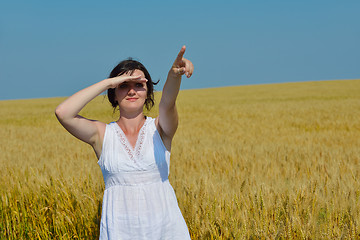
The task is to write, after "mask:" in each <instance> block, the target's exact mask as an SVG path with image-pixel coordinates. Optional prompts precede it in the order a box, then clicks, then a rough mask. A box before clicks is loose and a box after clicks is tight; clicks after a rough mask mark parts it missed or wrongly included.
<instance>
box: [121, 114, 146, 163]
mask: <svg viewBox="0 0 360 240" xmlns="http://www.w3.org/2000/svg"><path fill="white" fill-rule="evenodd" d="M148 119H149V118H146V119H145V122H144V124H143V126H142V127H141V128H140V131H139V133H138V137H137V139H136V143H135V148H133V147H132V146H131V144H130V142H129V140H128V139H127V137H126V135H125V133H124V131H123V130H122V129H121V127H120V126H119V125H118V124H117V123H116V122H114V124H115V132H116V135H117V136H118V137H119V140H120V142H121V145H122V146H123V147H124V150H125V152H127V154H128V156H129V158H130V159H131V160H132V161H134V162H135V163H136V162H137V161H136V160H138V159H139V157H140V153H141V150H142V146H143V143H144V139H145V133H146V132H145V129H146V125H147V123H148Z"/></svg>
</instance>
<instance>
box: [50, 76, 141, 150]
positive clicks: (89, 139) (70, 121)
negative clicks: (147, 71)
mask: <svg viewBox="0 0 360 240" xmlns="http://www.w3.org/2000/svg"><path fill="white" fill-rule="evenodd" d="M130 80H137V81H140V80H142V79H141V78H140V77H139V76H125V75H122V76H119V77H115V78H109V79H105V80H102V81H100V82H98V83H96V84H94V85H92V86H90V87H87V88H85V89H83V90H80V91H79V92H77V93H75V94H74V95H72V96H71V97H69V98H67V99H66V100H65V101H64V102H62V103H61V104H60V105H59V106H58V107H57V108H56V110H55V115H56V117H57V118H58V120H59V122H60V123H61V124H62V125H63V126H64V128H65V129H66V130H67V131H68V132H69V133H71V134H72V135H74V136H75V137H76V138H78V139H80V140H82V141H84V142H86V143H89V144H90V145H92V146H93V148H94V150H95V152H96V154H97V155H98V156H99V154H100V152H101V144H102V138H101V137H100V136H101V135H100V134H101V133H102V134H103V133H104V131H105V123H102V122H99V121H94V120H90V119H86V118H84V117H82V116H80V115H78V114H79V112H80V111H81V109H82V108H83V107H84V106H85V105H86V104H88V103H89V102H90V101H91V100H92V99H94V98H95V97H96V96H98V95H99V94H100V93H102V92H103V91H105V90H107V89H109V88H115V87H117V86H118V85H119V84H121V83H122V82H124V81H130ZM142 81H145V80H142ZM102 137H103V136H102Z"/></svg>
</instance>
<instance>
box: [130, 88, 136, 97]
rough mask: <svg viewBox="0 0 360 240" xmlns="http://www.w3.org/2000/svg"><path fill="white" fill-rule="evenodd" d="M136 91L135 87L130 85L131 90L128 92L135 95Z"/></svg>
mask: <svg viewBox="0 0 360 240" xmlns="http://www.w3.org/2000/svg"><path fill="white" fill-rule="evenodd" d="M135 93H136V91H135V89H134V87H130V89H129V91H128V94H129V95H134V94H135Z"/></svg>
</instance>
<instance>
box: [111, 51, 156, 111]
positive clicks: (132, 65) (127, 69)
mask: <svg viewBox="0 0 360 240" xmlns="http://www.w3.org/2000/svg"><path fill="white" fill-rule="evenodd" d="M135 70H140V71H142V72H143V73H144V74H145V78H146V79H147V80H148V81H147V82H146V86H147V89H148V90H147V94H146V100H145V103H144V105H145V107H146V109H147V110H150V109H151V108H152V107H153V106H154V85H156V84H158V83H159V81H157V82H153V81H152V80H151V77H150V74H149V72H148V70H146V68H145V66H144V65H142V64H141V63H140V62H138V61H135V60H133V59H132V58H128V59H126V60H124V61H121V62H120V63H119V64H118V65H117V66H116V67H115V68H114V69H113V70H112V71H111V73H110V76H109V78H113V77H117V76H120V75H122V74H124V73H130V74H132V73H133V72H134V71H135ZM107 96H108V99H109V102H110V103H111V105H112V106H113V108H114V109H115V108H116V107H117V106H118V105H119V104H118V102H117V101H115V89H114V88H109V89H108V90H107Z"/></svg>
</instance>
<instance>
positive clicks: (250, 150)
mask: <svg viewBox="0 0 360 240" xmlns="http://www.w3.org/2000/svg"><path fill="white" fill-rule="evenodd" d="M159 97H160V93H158V94H156V99H157V100H158V99H159ZM62 100H63V98H49V99H33V100H13V101H0V134H1V136H2V137H1V138H0V143H1V145H0V150H1V153H2V157H1V160H0V164H1V169H0V180H1V183H0V196H1V199H0V238H1V239H97V238H98V234H99V233H98V229H99V226H98V225H99V221H100V212H101V199H102V194H103V189H104V184H103V180H102V176H101V171H100V168H99V167H98V166H97V163H96V157H95V154H94V153H93V151H92V149H91V147H89V146H87V145H86V144H84V143H82V142H80V141H78V140H77V139H75V138H74V137H72V136H71V135H70V134H68V133H67V132H66V131H65V130H64V129H63V128H62V127H61V126H60V124H59V123H58V122H57V120H56V118H55V116H54V114H53V112H54V109H55V107H56V106H57V105H58V104H59V103H60V102H61V101H62ZM177 106H178V111H179V115H180V125H179V128H178V132H177V134H176V136H175V139H174V141H173V147H172V159H171V172H170V182H171V183H172V185H173V187H174V189H175V191H176V195H177V198H178V201H179V206H180V208H181V210H182V213H183V215H184V218H185V220H186V222H187V224H188V227H189V230H190V233H191V236H192V238H193V239H333V238H348V239H356V238H360V226H359V222H360V184H359V180H358V179H359V175H360V168H359V167H358V166H359V160H360V123H359V120H360V80H346V81H345V80H344V81H321V82H305V83H286V84H269V85H256V86H255V85H254V86H240V87H226V88H214V89H203V90H186V91H181V92H180V94H179V97H178V103H177ZM157 111H158V110H157V108H154V109H153V110H152V111H151V112H150V113H147V114H148V115H150V116H156V114H157ZM82 114H83V115H85V116H86V117H89V118H94V119H99V120H102V121H104V122H110V121H113V120H116V119H117V114H116V113H112V109H111V108H110V105H109V104H108V103H107V101H106V99H105V98H104V97H103V96H100V97H98V98H96V99H95V100H94V101H92V102H91V103H90V104H89V105H88V106H87V107H86V108H85V109H84V110H83V111H82Z"/></svg>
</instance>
